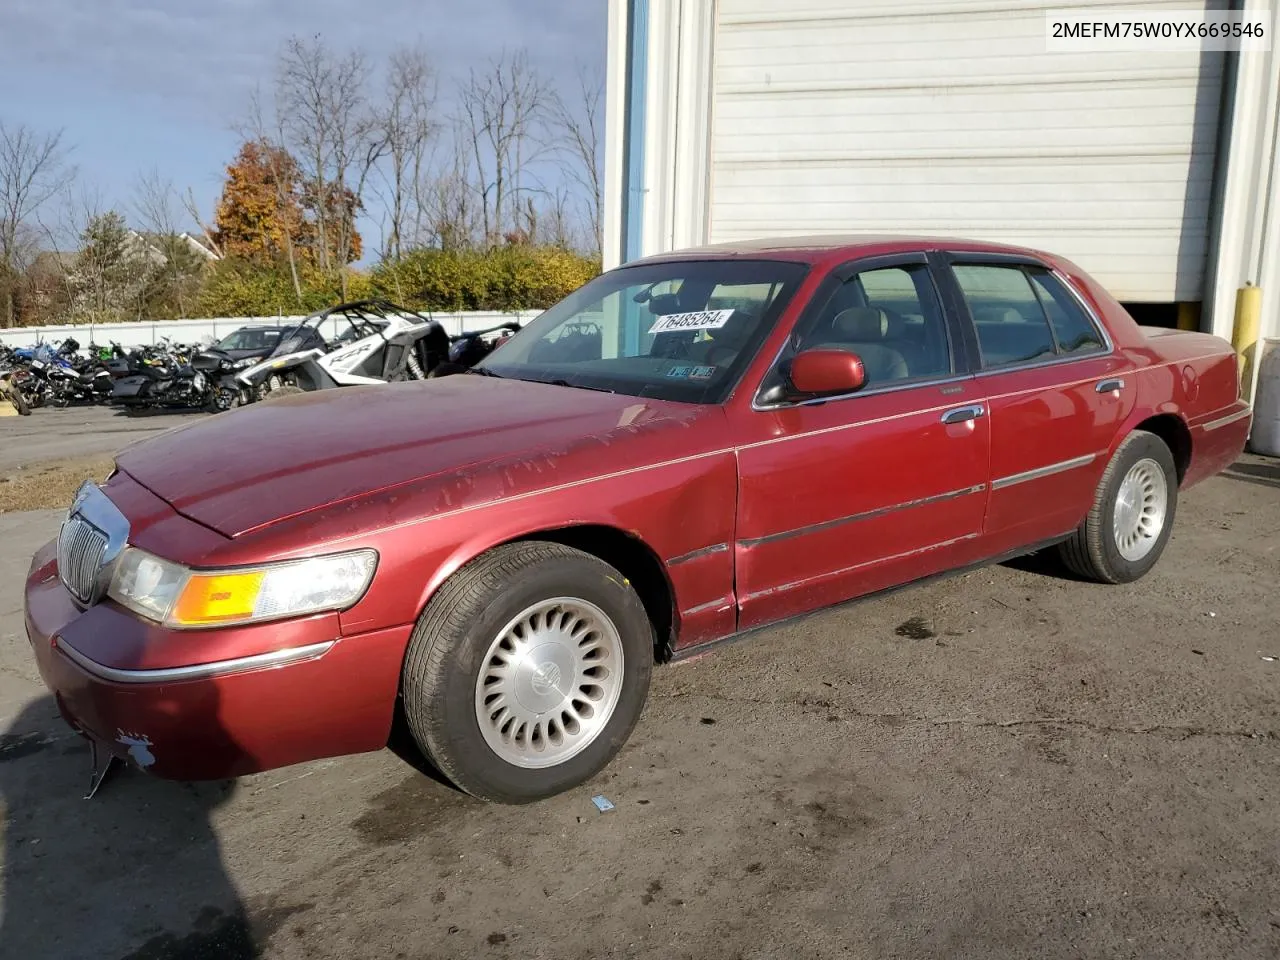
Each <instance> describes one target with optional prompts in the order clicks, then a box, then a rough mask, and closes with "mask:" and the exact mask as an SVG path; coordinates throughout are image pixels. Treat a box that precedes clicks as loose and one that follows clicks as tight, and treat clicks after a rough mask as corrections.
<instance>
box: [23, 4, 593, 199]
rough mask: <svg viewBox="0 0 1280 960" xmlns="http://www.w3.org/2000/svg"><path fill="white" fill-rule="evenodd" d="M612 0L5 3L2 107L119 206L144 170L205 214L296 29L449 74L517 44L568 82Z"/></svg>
mask: <svg viewBox="0 0 1280 960" xmlns="http://www.w3.org/2000/svg"><path fill="white" fill-rule="evenodd" d="M606 2H607V0H462V2H457V0H454V2H450V0H363V2H351V0H0V117H3V118H5V119H6V120H10V121H13V120H17V121H21V122H26V123H28V124H31V125H33V126H36V127H39V128H42V129H56V128H60V127H61V128H65V131H66V138H67V142H68V143H70V144H72V145H73V146H74V152H73V159H74V162H75V163H76V165H77V166H78V167H79V170H80V174H81V179H82V181H83V182H84V183H85V184H86V185H89V186H91V187H93V188H96V189H97V190H98V191H100V193H101V197H102V200H103V201H104V202H105V204H106V205H108V206H111V205H114V206H118V207H122V208H127V206H128V204H129V198H130V195H131V193H132V185H133V183H134V181H135V179H136V177H137V175H138V173H139V172H140V171H144V170H149V169H151V168H152V167H156V168H158V169H159V170H160V172H161V174H162V175H163V176H164V177H166V178H168V179H170V180H172V181H173V182H174V183H175V184H176V185H177V186H178V187H179V188H180V189H185V188H186V187H188V186H189V187H191V188H193V189H194V190H195V192H196V195H197V198H198V199H199V200H200V201H201V204H202V207H204V209H205V210H206V213H207V212H208V211H209V210H210V209H211V206H212V203H213V200H214V199H215V198H216V197H217V194H218V192H219V190H220V188H221V176H222V168H223V167H224V166H225V165H226V163H227V162H228V161H229V160H230V159H231V158H232V156H233V155H234V153H235V151H236V149H237V147H238V144H239V140H238V138H237V137H236V136H235V134H234V133H232V127H233V126H234V125H235V123H236V122H237V121H238V120H240V119H242V118H243V117H244V115H245V113H246V107H247V103H248V99H249V96H250V94H251V92H252V90H253V89H254V86H255V85H256V84H262V85H263V86H264V87H265V86H269V85H270V83H271V79H272V75H273V69H274V63H275V57H276V54H277V53H278V51H279V50H280V47H281V45H282V43H283V42H284V41H285V40H286V38H288V37H289V36H290V35H291V34H297V35H299V36H311V35H315V34H319V35H321V36H322V37H323V38H324V40H325V41H326V43H328V44H329V45H330V46H332V47H334V48H338V49H341V48H347V47H353V46H354V47H359V48H361V49H363V50H364V51H365V52H366V53H367V54H368V55H369V60H370V62H371V63H373V64H376V63H377V62H378V61H379V60H380V59H381V58H384V57H385V56H386V55H387V54H389V53H390V52H391V51H392V50H394V49H395V48H396V47H398V46H402V45H405V44H409V43H414V42H417V41H420V42H421V43H422V45H423V46H424V47H425V49H426V50H427V51H428V53H429V54H430V55H431V57H432V59H433V61H434V63H435V67H436V70H437V72H438V74H439V76H440V77H441V92H442V94H447V93H448V92H449V87H450V83H451V79H452V78H462V77H465V75H466V72H467V69H468V68H469V67H470V66H473V65H475V66H479V65H483V63H484V62H485V61H486V60H487V59H489V58H491V57H495V56H498V55H499V54H500V53H501V52H502V50H503V49H504V48H507V49H511V48H516V47H525V48H527V49H528V51H529V55H530V59H531V61H532V62H533V63H534V64H535V65H537V66H538V67H539V68H540V69H541V70H542V71H543V72H544V73H545V74H546V75H548V76H549V77H550V78H551V79H552V80H554V81H557V82H560V83H561V84H562V86H563V87H564V88H565V89H566V91H568V90H569V89H571V88H572V85H573V83H575V82H576V81H575V76H576V66H575V64H577V63H583V64H585V65H587V66H588V67H589V68H594V69H596V70H599V71H600V75H601V76H603V66H604V58H605V19H606Z"/></svg>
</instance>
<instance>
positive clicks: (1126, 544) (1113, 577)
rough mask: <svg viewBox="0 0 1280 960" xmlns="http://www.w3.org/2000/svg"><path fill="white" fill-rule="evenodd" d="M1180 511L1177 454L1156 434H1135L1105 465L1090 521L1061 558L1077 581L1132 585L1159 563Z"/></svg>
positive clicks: (1064, 547) (1064, 545) (1067, 544)
mask: <svg viewBox="0 0 1280 960" xmlns="http://www.w3.org/2000/svg"><path fill="white" fill-rule="evenodd" d="M1162 487H1163V489H1161V488H1162ZM1122 495H1123V497H1124V502H1122V499H1121V498H1122ZM1126 504H1133V506H1128V505H1126ZM1177 507H1178V471H1177V467H1176V466H1175V465H1174V462H1173V454H1172V453H1171V452H1170V450H1169V448H1168V446H1166V445H1165V442H1164V441H1163V440H1161V439H1160V438H1159V437H1157V436H1156V435H1155V434H1153V433H1148V432H1147V431H1145V430H1135V431H1134V432H1133V433H1131V434H1129V436H1127V437H1125V439H1124V441H1123V442H1122V443H1121V444H1120V446H1119V448H1118V449H1117V450H1116V452H1115V455H1114V456H1112V458H1111V462H1110V463H1108V464H1107V469H1106V470H1105V471H1103V474H1102V479H1101V480H1100V481H1099V482H1098V489H1097V491H1096V493H1095V494H1094V498H1093V506H1092V507H1091V508H1090V510H1089V515H1088V516H1087V517H1086V518H1085V520H1084V523H1082V524H1081V525H1080V528H1079V529H1078V530H1076V532H1075V533H1073V534H1072V535H1071V538H1070V539H1068V540H1066V541H1064V542H1063V543H1061V544H1059V546H1058V552H1059V555H1060V556H1061V557H1062V561H1063V563H1065V564H1066V566H1067V568H1068V569H1069V570H1071V571H1072V572H1073V573H1076V574H1078V575H1079V576H1082V577H1086V578H1088V579H1090V580H1096V581H1098V582H1100V583H1132V582H1133V581H1135V580H1138V579H1140V578H1141V577H1143V576H1145V575H1146V573H1147V572H1148V571H1149V570H1150V569H1151V568H1152V567H1154V566H1155V565H1156V561H1158V560H1159V559H1160V555H1161V554H1162V553H1163V552H1164V548H1165V545H1166V544H1167V543H1168V542H1169V536H1170V534H1171V533H1172V532H1173V520H1174V516H1175V514H1176V513H1177ZM1117 513H1119V517H1117Z"/></svg>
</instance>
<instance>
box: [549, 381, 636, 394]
mask: <svg viewBox="0 0 1280 960" xmlns="http://www.w3.org/2000/svg"><path fill="white" fill-rule="evenodd" d="M537 382H538V383H545V384H548V385H549V386H552V387H572V388H573V389H575V390H594V391H596V392H597V393H617V392H618V391H617V390H610V389H609V388H608V387H591V386H587V385H586V384H585V383H570V382H569V381H568V380H539V381H537Z"/></svg>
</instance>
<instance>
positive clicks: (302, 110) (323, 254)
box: [276, 37, 386, 296]
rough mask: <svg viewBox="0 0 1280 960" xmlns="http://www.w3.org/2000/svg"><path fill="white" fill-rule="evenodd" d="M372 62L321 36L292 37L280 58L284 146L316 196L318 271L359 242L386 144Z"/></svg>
mask: <svg viewBox="0 0 1280 960" xmlns="http://www.w3.org/2000/svg"><path fill="white" fill-rule="evenodd" d="M367 74H368V68H367V65H366V63H365V58H364V54H363V53H361V52H360V51H358V50H351V51H348V52H347V53H346V54H344V55H338V54H336V53H334V52H333V51H332V50H330V49H329V47H328V46H327V45H326V44H325V43H324V41H323V40H321V39H320V38H319V37H315V38H313V39H311V40H302V39H299V38H298V37H293V38H291V39H290V40H289V41H288V43H287V44H286V45H285V49H284V52H283V53H282V54H281V57H280V64H279V72H278V74H277V80H276V115H277V117H278V118H280V123H281V127H282V129H283V131H284V133H285V137H286V139H285V141H284V145H285V146H287V147H289V148H291V149H292V152H293V153H294V154H295V156H297V158H298V161H299V164H300V165H301V168H302V171H303V177H304V179H305V181H306V182H307V185H308V188H309V190H308V192H309V195H310V196H311V197H312V198H313V204H312V207H311V208H310V212H311V213H312V215H313V217H314V224H315V229H316V243H315V246H314V249H315V252H316V255H317V258H318V260H317V262H318V264H319V266H320V269H321V270H322V271H324V272H326V273H328V272H331V271H332V272H336V273H337V274H338V275H339V279H340V282H341V287H342V291H343V295H344V296H345V295H346V267H347V265H348V264H350V263H352V262H354V260H356V259H357V257H356V256H355V255H354V254H355V251H356V248H357V246H358V234H357V233H356V218H355V216H354V213H353V212H352V211H355V210H359V209H361V207H362V204H363V199H364V190H365V185H366V183H367V182H368V178H369V174H370V172H371V171H372V170H373V167H374V164H376V163H377V162H378V160H379V159H380V158H381V156H382V154H383V151H384V150H385V148H386V143H385V139H384V135H383V130H382V128H381V126H380V124H379V123H378V117H377V115H376V114H375V113H374V111H373V110H372V109H371V107H370V104H369V101H368V97H367V95H366V89H365V77H366V76H367Z"/></svg>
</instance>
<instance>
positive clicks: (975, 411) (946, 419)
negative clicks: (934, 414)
mask: <svg viewBox="0 0 1280 960" xmlns="http://www.w3.org/2000/svg"><path fill="white" fill-rule="evenodd" d="M986 412H987V408H986V407H984V406H983V405H982V404H980V403H975V404H972V405H970V406H967V407H956V408H955V409H954V410H948V411H947V412H946V413H944V414H943V415H942V422H943V423H945V424H948V425H950V424H953V423H966V422H968V421H969V420H977V419H978V418H979V417H981V416H982V415H983V414H985V413H986Z"/></svg>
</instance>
